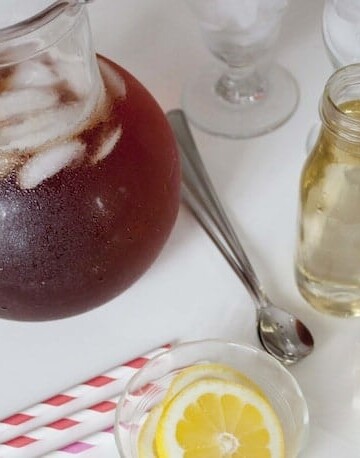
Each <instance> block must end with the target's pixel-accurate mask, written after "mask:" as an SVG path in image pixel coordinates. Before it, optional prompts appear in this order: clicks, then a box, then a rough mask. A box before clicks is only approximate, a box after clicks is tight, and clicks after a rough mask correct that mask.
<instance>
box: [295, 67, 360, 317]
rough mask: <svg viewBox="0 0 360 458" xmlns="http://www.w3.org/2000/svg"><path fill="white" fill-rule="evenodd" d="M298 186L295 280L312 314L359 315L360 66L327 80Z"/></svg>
mask: <svg viewBox="0 0 360 458" xmlns="http://www.w3.org/2000/svg"><path fill="white" fill-rule="evenodd" d="M320 116H321V119H322V128H321V132H320V134H319V137H318V139H317V142H316V144H315V146H314V148H313V150H312V152H311V154H310V156H309V157H308V159H307V161H306V163H305V166H304V169H303V172H302V177H301V182H300V212H299V228H298V243H297V256H296V279H297V284H298V287H299V289H300V292H301V293H302V295H303V296H304V297H305V299H307V300H308V301H309V302H310V304H311V305H313V306H314V307H315V308H316V309H318V310H321V311H323V312H327V313H330V314H333V315H338V316H344V317H346V316H360V64H354V65H350V66H347V67H343V68H342V69H340V70H338V71H337V72H336V73H334V75H333V76H331V78H330V79H329V81H328V83H327V85H326V87H325V90H324V94H323V97H322V102H321V107H320Z"/></svg>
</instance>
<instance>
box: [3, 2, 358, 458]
mask: <svg viewBox="0 0 360 458" xmlns="http://www.w3.org/2000/svg"><path fill="white" fill-rule="evenodd" d="M322 6H323V2H322V1H320V0H319V1H318V0H293V1H292V4H291V7H290V11H289V13H288V15H287V16H286V18H285V20H284V27H283V33H282V36H281V43H279V53H278V60H279V62H281V63H282V64H283V65H285V66H286V67H287V68H288V69H289V70H290V71H291V72H292V73H293V74H294V76H295V77H296V79H297V81H298V83H299V86H300V90H301V100H300V104H299V107H298V109H297V111H296V113H295V115H294V116H293V117H292V119H291V120H290V121H289V122H287V123H286V124H285V125H284V126H283V127H281V128H279V129H278V130H276V131H275V132H273V133H271V134H268V135H266V136H263V137H259V138H257V139H252V140H247V141H233V140H224V139H220V138H213V137H210V136H208V135H206V134H204V133H201V132H200V131H198V130H196V129H193V132H194V135H195V138H196V140H197V143H198V146H199V148H200V150H201V152H202V155H203V159H204V161H205V163H206V165H207V167H208V170H209V173H210V175H211V176H212V178H213V181H214V183H215V185H216V188H217V189H218V191H219V194H220V195H221V197H222V200H223V202H224V204H225V206H226V208H227V210H228V211H229V214H230V216H231V218H232V220H233V222H234V224H235V227H236V228H237V230H238V232H239V234H240V237H241V238H242V240H243V241H244V245H245V247H246V250H247V251H248V253H249V256H250V258H251V260H252V261H253V263H254V266H255V268H256V270H257V271H258V273H259V276H260V278H261V279H262V281H263V283H264V286H265V289H266V290H267V291H268V293H269V296H270V297H271V298H272V299H273V301H274V302H275V303H278V304H279V305H283V306H284V307H286V308H287V309H289V310H291V311H293V312H295V313H296V314H298V315H299V317H301V318H302V319H303V320H304V321H305V322H306V323H307V324H308V325H309V327H310V328H311V330H312V332H313V334H314V336H315V339H316V348H315V351H314V353H313V355H311V356H310V357H309V358H308V359H306V360H305V361H303V362H302V363H300V364H299V365H297V366H296V367H293V368H291V372H292V373H293V374H294V375H295V377H296V378H297V380H298V382H299V383H300V385H301V387H302V389H303V391H304V393H305V396H306V398H307V400H308V404H309V409H310V415H311V431H310V438H309V443H308V447H307V449H306V450H305V452H304V454H303V457H305V458H359V456H360V436H359V430H360V322H359V321H357V320H341V319H335V318H330V317H327V316H323V315H320V314H319V313H317V312H315V311H313V310H312V309H311V308H310V307H309V306H308V305H307V304H306V303H305V301H304V300H303V299H302V298H301V296H300V295H299V293H298V291H297V289H296V286H295V282H294V276H293V253H294V240H295V229H296V211H297V197H298V182H299V174H300V171H301V167H302V164H303V162H304V158H305V152H304V145H305V140H306V136H307V134H308V131H309V129H310V127H311V126H312V124H313V122H314V121H315V120H316V119H317V105H318V100H319V97H320V95H321V93H322V89H323V86H324V83H325V81H326V79H327V78H328V76H329V75H330V73H331V66H330V63H329V61H328V59H327V56H326V54H325V50H324V47H323V44H322V39H321V30H320V25H321V12H322ZM89 12H90V18H91V23H92V29H93V36H94V41H95V45H96V49H97V50H98V52H100V53H102V54H105V55H106V56H108V57H109V58H111V59H113V60H114V61H116V62H118V63H120V64H121V65H123V66H124V67H125V68H127V69H128V70H129V71H130V72H132V73H133V74H134V75H135V76H136V77H137V78H138V79H139V80H140V81H141V82H143V83H144V85H145V86H146V87H147V88H148V89H149V90H150V91H151V92H152V94H153V95H154V96H155V97H156V99H157V100H158V101H159V103H160V105H161V106H162V108H163V109H164V110H165V111H166V110H168V109H170V108H174V107H177V106H179V100H180V93H181V88H182V85H183V83H184V81H185V80H186V78H187V77H188V76H189V75H190V74H191V73H192V72H194V71H196V70H198V69H199V68H200V66H201V65H202V64H205V63H207V62H209V61H211V59H212V57H211V56H210V55H209V53H208V51H207V50H206V48H205V46H204V45H203V42H202V41H201V37H200V34H199V30H198V28H197V24H196V22H195V19H194V18H193V17H192V15H191V13H190V12H189V10H188V9H187V7H186V5H185V2H183V1H182V0H151V1H150V0H97V1H96V2H95V3H94V4H91V5H90V6H89ZM203 337H223V338H226V339H235V340H241V341H244V342H249V343H253V344H256V345H258V343H257V340H256V334H255V326H254V311H253V308H252V305H251V301H250V299H249V297H248V295H247V293H246V292H245V290H244V288H243V287H242V285H241V284H240V283H239V280H238V279H237V278H236V277H235V275H234V274H233V273H232V271H231V270H230V268H229V267H228V265H227V264H226V262H225V261H224V260H223V259H222V258H221V255H220V254H219V252H218V251H217V249H216V248H215V247H214V246H213V245H212V242H211V241H210V240H209V239H208V238H207V236H206V235H205V233H204V232H203V231H202V230H201V229H200V228H199V226H198V225H197V224H196V222H195V221H194V220H193V218H192V217H191V215H190V214H189V213H188V211H187V210H185V209H184V208H183V207H182V208H181V210H180V214H179V217H178V220H177V223H176V227H175V229H174V231H173V233H172V236H171V238H170V240H169V242H168V243H167V245H166V247H165V249H164V251H163V252H162V254H161V256H160V257H159V258H158V260H157V261H156V263H155V264H154V265H153V267H152V268H151V269H150V270H149V271H148V272H147V273H146V275H145V276H143V277H142V278H141V279H140V280H139V281H138V282H137V283H136V284H135V285H134V286H133V287H132V288H131V289H129V290H128V291H127V292H125V293H124V294H123V295H122V296H121V297H119V298H117V299H116V300H114V301H112V302H111V303H109V304H107V305H105V306H103V307H101V308H99V309H97V310H95V311H92V312H89V313H87V314H85V315H81V316H78V317H75V318H71V319H66V320H63V321H58V322H47V323H19V322H10V321H9V322H8V321H0V339H1V358H0V374H1V376H0V393H1V402H0V418H2V417H5V416H7V415H10V414H12V413H15V412H16V411H18V410H19V409H21V408H24V407H26V406H28V405H31V404H33V403H34V402H37V401H40V400H42V399H44V398H46V397H50V396H51V395H54V394H56V393H57V392H59V391H61V390H62V389H64V388H66V387H69V386H71V385H73V384H75V383H79V382H81V381H83V380H84V379H86V378H88V377H91V376H94V375H96V374H98V373H100V372H101V371H103V370H106V369H108V368H110V367H111V366H114V365H116V364H118V363H120V362H122V361H126V360H128V359H129V358H131V357H134V356H136V355H139V354H141V353H143V352H145V351H147V350H149V349H151V348H154V347H156V346H157V345H159V344H162V343H165V342H169V341H173V340H179V339H180V340H184V339H197V338H203ZM88 456H105V457H107V456H108V457H116V449H115V446H114V444H113V443H110V444H109V445H107V446H106V447H104V449H103V450H102V452H101V453H100V451H97V452H96V453H89V454H88Z"/></svg>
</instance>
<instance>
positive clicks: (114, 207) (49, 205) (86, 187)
mask: <svg viewBox="0 0 360 458" xmlns="http://www.w3.org/2000/svg"><path fill="white" fill-rule="evenodd" d="M111 65H112V68H113V69H114V70H116V72H118V74H119V75H121V76H122V78H123V79H124V80H125V83H126V89H127V95H126V98H125V99H121V98H118V99H116V97H115V96H113V100H112V106H111V108H110V110H111V111H110V114H109V116H108V118H107V120H106V121H102V122H100V123H98V124H97V125H95V127H92V128H91V129H90V130H88V131H84V132H83V133H82V134H81V136H80V137H79V138H80V139H81V140H83V141H85V142H86V144H87V150H86V157H85V160H84V161H83V162H82V163H81V164H78V165H76V166H74V165H73V166H70V167H66V168H64V169H63V170H61V171H60V172H58V173H57V174H56V175H54V176H53V177H51V178H48V179H47V180H45V181H43V182H42V183H40V184H39V185H37V186H36V187H35V188H34V189H25V190H24V189H21V188H20V187H19V185H18V184H17V179H16V174H15V173H12V174H10V175H8V176H7V177H6V178H4V179H3V180H2V181H0V231H1V237H0V317H2V318H7V319H15V320H49V319H57V318H63V317H67V316H70V315H75V314H78V313H81V312H84V311H86V310H90V309H92V308H94V307H97V306H99V305H101V304H103V303H105V302H107V301H109V300H110V299H112V298H114V297H115V296H116V295H118V294H119V293H121V292H122V291H124V290H125V289H126V288H128V287H129V286H130V285H131V284H132V283H133V282H134V281H135V280H136V279H138V278H139V276H140V275H142V274H143V273H144V271H145V270H146V269H147V268H148V267H149V266H150V265H151V263H152V262H153V261H154V260H155V258H156V257H157V256H158V254H159V252H160V250H161V248H162V247H163V245H164V243H165V241H166V239H167V237H168V235H169V233H170V231H171V229H172V226H173V224H174V221H175V219H176V215H177V211H178V205H179V182H180V178H179V177H180V170H179V161H178V156H177V151H176V146H175V143H174V139H173V136H172V133H171V130H170V128H169V126H168V124H167V121H166V118H165V117H164V115H163V113H162V111H161V110H160V108H159V106H158V105H157V104H156V102H155V101H154V99H153V98H152V97H151V96H150V95H149V93H148V92H147V91H146V90H145V89H144V87H143V86H142V85H141V84H139V82H137V81H136V80H135V79H134V78H133V77H132V76H131V75H129V74H128V73H127V72H126V71H124V70H123V69H121V68H120V67H118V66H116V65H115V64H111ZM105 86H107V85H106V81H105ZM120 124H121V126H122V136H121V138H120V140H119V141H118V142H117V144H116V145H115V148H114V149H113V151H112V152H111V153H110V154H109V155H108V156H107V157H106V158H105V159H104V160H102V161H100V162H98V163H96V164H93V163H92V162H91V157H92V155H93V151H94V150H95V149H96V148H98V146H99V142H100V141H101V139H102V138H103V137H104V135H106V134H107V132H109V130H111V129H112V128H114V127H116V126H117V125H120Z"/></svg>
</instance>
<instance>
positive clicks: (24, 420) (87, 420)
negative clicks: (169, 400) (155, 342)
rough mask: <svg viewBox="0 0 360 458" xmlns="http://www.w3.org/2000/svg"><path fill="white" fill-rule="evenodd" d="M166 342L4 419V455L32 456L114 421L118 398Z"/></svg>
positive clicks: (0, 430) (0, 431)
mask: <svg viewBox="0 0 360 458" xmlns="http://www.w3.org/2000/svg"><path fill="white" fill-rule="evenodd" d="M168 348H169V345H165V346H162V347H160V348H158V349H156V350H153V351H151V352H149V353H147V354H146V355H144V356H142V357H140V358H137V359H134V360H133V361H130V362H128V363H125V364H123V365H121V366H118V367H116V368H114V369H111V370H110V371H107V372H106V373H104V374H102V375H99V376H97V377H95V378H92V379H91V380H88V381H86V382H84V383H82V384H80V385H78V386H75V387H73V388H71V389H69V390H66V391H64V392H63V393H60V394H58V395H56V396H54V397H53V398H51V399H47V400H45V401H43V402H41V403H40V404H37V405H35V406H32V407H30V408H28V409H25V410H24V411H22V412H19V413H17V414H15V415H12V416H11V417H9V418H6V419H4V420H1V421H0V438H1V439H0V440H1V444H2V445H0V457H2V456H6V457H9V458H10V457H24V456H26V458H31V457H36V456H39V455H43V454H44V453H48V452H50V451H53V450H58V449H60V448H63V447H65V446H67V445H68V444H72V443H73V442H76V441H78V440H79V439H81V438H83V437H85V436H88V435H91V434H92V433H94V432H99V431H102V430H103V429H104V428H108V427H110V426H112V425H113V422H114V411H115V408H116V398H114V396H118V395H119V394H120V393H121V391H122V390H123V389H124V387H125V385H126V384H127V382H128V381H129V380H130V378H131V377H132V376H133V375H134V374H135V373H136V372H137V371H138V370H139V369H140V368H141V367H143V365H144V364H145V363H146V362H147V361H148V360H149V359H151V358H153V357H154V356H157V355H158V354H160V353H162V352H163V351H165V350H166V349H168Z"/></svg>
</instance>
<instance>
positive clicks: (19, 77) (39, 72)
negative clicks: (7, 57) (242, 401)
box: [10, 60, 59, 89]
mask: <svg viewBox="0 0 360 458" xmlns="http://www.w3.org/2000/svg"><path fill="white" fill-rule="evenodd" d="M58 81H59V77H58V76H57V75H56V74H55V73H54V72H53V71H52V69H51V67H50V66H48V65H45V64H43V63H41V62H39V61H35V60H29V61H26V62H22V63H21V64H18V65H17V66H16V68H15V72H14V74H13V76H12V78H11V82H10V88H15V89H19V88H30V87H31V88H34V87H41V86H51V85H52V86H53V85H55V84H56V83H57V82H58Z"/></svg>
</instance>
